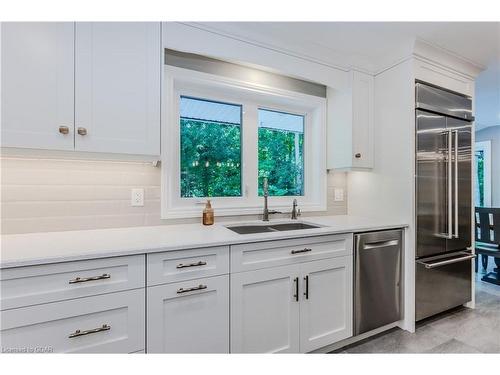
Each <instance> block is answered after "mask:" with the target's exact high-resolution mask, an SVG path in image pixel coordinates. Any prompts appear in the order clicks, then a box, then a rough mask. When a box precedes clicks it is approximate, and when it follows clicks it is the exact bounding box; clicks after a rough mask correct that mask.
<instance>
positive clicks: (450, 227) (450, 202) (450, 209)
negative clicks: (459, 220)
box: [446, 130, 453, 240]
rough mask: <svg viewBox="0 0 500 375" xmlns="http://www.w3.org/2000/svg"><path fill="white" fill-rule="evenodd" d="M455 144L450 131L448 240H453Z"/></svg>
mask: <svg viewBox="0 0 500 375" xmlns="http://www.w3.org/2000/svg"><path fill="white" fill-rule="evenodd" d="M452 143H453V134H452V132H451V130H448V160H447V161H448V179H447V182H448V233H447V235H446V238H448V239H450V240H451V239H452V238H453V219H452V217H453V202H452V177H453V176H452V165H451V163H452V161H451V159H452V157H453V152H452V147H451V145H452Z"/></svg>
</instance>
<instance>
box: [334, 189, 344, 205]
mask: <svg viewBox="0 0 500 375" xmlns="http://www.w3.org/2000/svg"><path fill="white" fill-rule="evenodd" d="M334 200H335V202H342V201H343V200H344V189H340V188H335V190H334Z"/></svg>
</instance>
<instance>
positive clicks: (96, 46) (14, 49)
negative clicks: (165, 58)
mask: <svg viewBox="0 0 500 375" xmlns="http://www.w3.org/2000/svg"><path fill="white" fill-rule="evenodd" d="M160 27H161V26H160V23H154V22H126V23H120V22H94V23H86V22H82V23H80V22H77V23H76V24H75V23H40V24H35V23H3V24H2V109H3V111H2V138H3V139H2V146H6V147H25V148H41V149H52V150H76V151H91V152H103V153H123V154H141V155H159V154H160V104H161V103H160V90H161V79H160V77H161V66H162V64H161V62H162V53H161V51H162V48H161V30H160Z"/></svg>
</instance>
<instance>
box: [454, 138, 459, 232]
mask: <svg viewBox="0 0 500 375" xmlns="http://www.w3.org/2000/svg"><path fill="white" fill-rule="evenodd" d="M453 133H455V186H454V188H455V217H454V219H455V233H454V234H453V237H454V238H458V130H454V131H453Z"/></svg>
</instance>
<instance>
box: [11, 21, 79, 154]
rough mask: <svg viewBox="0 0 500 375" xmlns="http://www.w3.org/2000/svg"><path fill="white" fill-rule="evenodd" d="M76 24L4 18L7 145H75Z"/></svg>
mask: <svg viewBox="0 0 500 375" xmlns="http://www.w3.org/2000/svg"><path fill="white" fill-rule="evenodd" d="M74 27H75V25H74V23H72V22H2V24H1V34H2V41H1V48H2V62H1V66H2V69H1V70H2V77H1V93H2V95H1V97H2V106H1V108H2V111H1V113H2V115H1V124H2V126H1V128H2V137H1V139H2V143H1V145H2V146H3V147H26V148H44V149H52V150H72V149H73V135H74V133H73V125H74V124H73V117H74V101H73V97H74V96H73V90H74Z"/></svg>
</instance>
